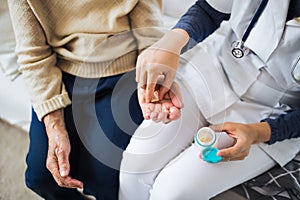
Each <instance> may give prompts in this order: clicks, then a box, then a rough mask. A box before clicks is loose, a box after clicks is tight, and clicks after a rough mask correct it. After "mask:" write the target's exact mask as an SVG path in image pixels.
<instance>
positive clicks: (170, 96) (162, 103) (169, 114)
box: [138, 82, 183, 123]
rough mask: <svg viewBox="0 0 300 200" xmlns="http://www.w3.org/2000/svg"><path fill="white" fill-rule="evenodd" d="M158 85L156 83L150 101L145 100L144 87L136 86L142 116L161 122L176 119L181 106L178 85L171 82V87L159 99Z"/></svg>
mask: <svg viewBox="0 0 300 200" xmlns="http://www.w3.org/2000/svg"><path fill="white" fill-rule="evenodd" d="M159 87H160V86H158V85H157V86H156V91H155V92H154V98H153V99H152V101H150V103H147V102H146V89H145V87H139V88H138V99H139V104H140V106H141V109H142V112H143V116H144V118H145V119H151V120H153V121H155V122H163V123H168V122H170V121H173V120H176V119H178V118H179V117H180V114H181V111H180V109H181V108H182V107H183V103H182V98H181V93H180V91H179V87H178V85H177V84H176V83H175V82H173V84H172V85H171V89H170V90H168V91H167V93H165V95H164V96H163V98H162V99H161V100H160V99H159V98H158V96H159V92H158V91H159Z"/></svg>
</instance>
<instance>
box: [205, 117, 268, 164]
mask: <svg viewBox="0 0 300 200" xmlns="http://www.w3.org/2000/svg"><path fill="white" fill-rule="evenodd" d="M210 128H212V129H213V130H214V131H217V132H220V131H225V132H227V134H228V135H229V136H231V137H232V138H234V139H235V140H236V143H235V144H234V145H233V146H232V147H229V148H226V149H221V150H219V152H218V155H219V156H222V161H233V160H243V159H245V158H246V157H247V156H248V154H249V151H250V148H251V145H252V144H257V143H260V142H266V141H268V140H269V139H270V134H271V130H270V127H269V125H268V124H267V123H266V122H262V123H255V124H242V123H233V122H225V123H224V124H219V125H212V126H210Z"/></svg>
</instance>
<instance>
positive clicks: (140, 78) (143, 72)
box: [136, 29, 189, 103]
mask: <svg viewBox="0 0 300 200" xmlns="http://www.w3.org/2000/svg"><path fill="white" fill-rule="evenodd" d="M188 40H189V36H188V34H187V32H185V31H184V30H182V29H173V30H172V31H170V32H168V33H166V34H165V35H164V36H163V37H162V38H161V39H160V40H159V41H158V42H156V43H155V44H153V45H152V46H151V47H149V48H148V49H146V50H145V51H143V53H142V54H141V55H140V56H139V57H138V60H137V69H136V81H137V82H138V83H139V85H141V86H145V101H146V102H147V103H150V101H151V99H152V97H153V93H154V90H155V87H156V85H157V84H159V85H161V87H160V88H159V91H158V93H159V99H160V100H162V99H163V98H164V96H165V94H166V93H167V92H168V91H169V89H170V87H171V85H172V83H173V80H174V78H175V76H176V72H177V67H178V63H179V55H180V52H181V49H182V48H183V47H184V45H185V44H186V43H187V42H188Z"/></svg>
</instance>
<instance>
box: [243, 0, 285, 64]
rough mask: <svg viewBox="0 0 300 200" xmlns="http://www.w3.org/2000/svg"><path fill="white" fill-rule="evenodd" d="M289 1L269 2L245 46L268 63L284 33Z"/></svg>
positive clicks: (277, 0) (273, 0) (276, 0)
mask: <svg viewBox="0 0 300 200" xmlns="http://www.w3.org/2000/svg"><path fill="white" fill-rule="evenodd" d="M288 8H289V0H269V2H268V4H267V6H266V8H265V10H264V12H263V13H262V15H261V16H260V18H259V19H258V21H257V23H256V25H255V27H254V28H253V29H252V31H251V33H250V35H249V37H248V39H247V40H246V42H245V46H247V47H248V48H250V49H251V50H252V51H253V52H255V53H256V54H257V55H258V56H259V57H260V58H261V59H262V60H263V61H264V62H266V61H267V60H268V59H269V57H270V55H271V54H272V52H273V51H274V50H275V48H276V47H277V45H278V43H279V42H280V39H281V36H282V34H283V31H284V27H285V22H286V15H287V12H288Z"/></svg>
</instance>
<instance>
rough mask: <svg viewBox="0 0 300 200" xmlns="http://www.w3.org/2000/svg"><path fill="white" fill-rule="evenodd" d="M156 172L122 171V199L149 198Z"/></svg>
mask: <svg viewBox="0 0 300 200" xmlns="http://www.w3.org/2000/svg"><path fill="white" fill-rule="evenodd" d="M155 175H156V173H151V172H150V173H126V172H121V173H120V188H119V199H120V200H141V199H149V191H150V189H151V187H152V184H153V182H154V177H155Z"/></svg>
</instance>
